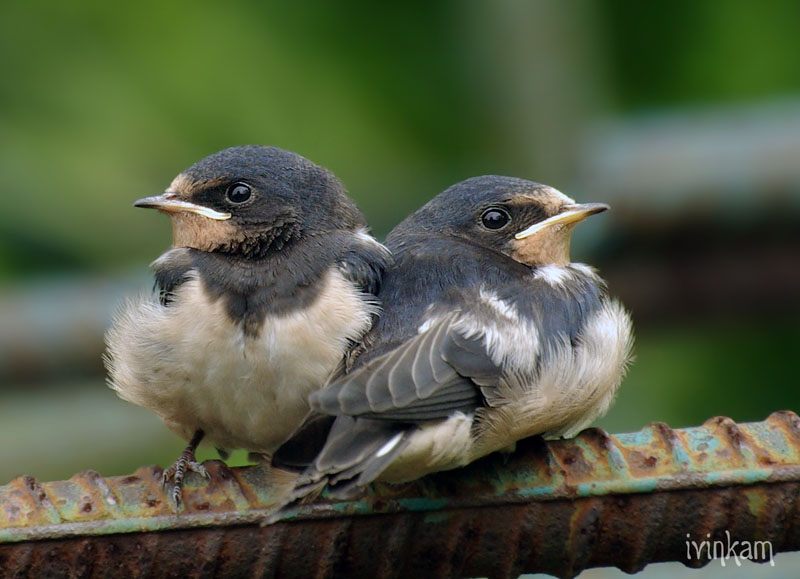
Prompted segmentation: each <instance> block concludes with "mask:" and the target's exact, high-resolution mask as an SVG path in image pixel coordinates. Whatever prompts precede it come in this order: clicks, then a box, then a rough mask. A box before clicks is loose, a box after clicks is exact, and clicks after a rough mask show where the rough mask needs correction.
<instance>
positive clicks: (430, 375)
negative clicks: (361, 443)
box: [310, 314, 502, 422]
mask: <svg viewBox="0 0 800 579" xmlns="http://www.w3.org/2000/svg"><path fill="white" fill-rule="evenodd" d="M458 317H459V315H458V314H453V315H450V316H447V317H445V318H442V319H441V320H439V321H438V322H436V323H435V324H433V325H432V326H431V327H430V328H429V329H428V330H427V331H425V332H423V333H421V334H417V335H416V336H414V337H413V338H411V339H409V340H407V341H406V342H405V343H403V344H401V345H400V346H398V347H397V348H395V349H394V350H392V351H390V352H387V353H386V354H384V355H383V356H380V357H379V358H376V359H375V360H372V361H370V362H367V363H366V364H365V365H363V366H361V367H359V368H357V369H356V370H354V371H353V372H352V373H350V374H349V375H346V376H344V377H342V378H341V379H340V380H338V381H336V382H334V383H332V384H330V385H329V386H328V387H326V388H325V389H323V390H321V391H318V392H315V393H314V394H312V395H311V397H310V402H311V407H312V408H313V409H314V410H316V411H318V412H323V413H326V414H333V415H336V414H348V415H351V416H363V417H365V418H372V419H377V420H381V421H383V420H399V421H405V422H419V421H426V420H436V419H440V418H445V417H447V416H448V415H450V414H452V413H453V412H455V411H457V410H460V411H469V410H471V409H474V408H475V407H476V406H478V405H480V404H481V392H480V390H479V387H480V386H483V385H494V384H497V383H498V382H499V381H500V380H501V379H502V371H501V370H500V368H498V367H497V365H495V364H494V362H493V361H492V359H491V356H490V355H489V353H488V352H487V351H486V347H485V345H484V343H483V338H482V337H481V336H466V335H464V333H463V332H461V331H459V330H457V329H456V321H457V320H458Z"/></svg>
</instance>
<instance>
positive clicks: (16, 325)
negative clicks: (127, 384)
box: [0, 273, 152, 383]
mask: <svg viewBox="0 0 800 579" xmlns="http://www.w3.org/2000/svg"><path fill="white" fill-rule="evenodd" d="M151 286H152V280H151V279H149V278H148V277H147V275H146V274H144V273H143V274H142V275H139V276H136V275H130V276H126V277H122V276H119V277H115V278H112V277H108V278H101V277H66V278H45V279H40V280H38V281H35V282H30V281H28V282H24V283H19V284H17V285H15V286H6V287H4V288H2V289H1V290H0V382H8V383H13V382H22V381H28V380H40V379H50V378H58V379H64V378H67V377H69V376H76V375H77V376H86V375H91V376H98V375H101V374H102V373H103V364H102V360H101V355H102V353H103V349H104V346H103V333H104V332H105V329H106V328H107V327H108V324H109V323H110V321H111V316H112V315H113V313H114V311H115V310H116V308H117V307H119V306H120V305H121V304H122V302H123V300H124V299H125V298H126V297H130V296H135V295H136V293H137V291H139V292H141V293H145V292H147V291H149V289H150V287H151Z"/></svg>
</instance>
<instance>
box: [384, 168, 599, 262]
mask: <svg viewBox="0 0 800 579" xmlns="http://www.w3.org/2000/svg"><path fill="white" fill-rule="evenodd" d="M606 209H608V205H605V204H602V203H583V204H580V203H576V202H575V200H574V199H571V198H570V197H567V196H566V195H564V194H563V193H561V192H560V191H558V190H557V189H554V188H552V187H549V186H547V185H542V184H541V183H534V182H533V181H526V180H525V179H517V178H514V177H501V176H496V175H485V176H481V177H473V178H471V179H467V180H465V181H461V182H460V183H456V184H455V185H453V186H452V187H450V188H448V189H446V190H445V191H443V192H442V193H440V194H439V195H437V196H436V197H434V198H433V199H432V200H431V201H429V202H428V203H427V204H426V205H424V206H423V207H422V208H421V209H419V210H418V211H417V212H416V213H414V214H413V215H411V216H410V217H409V218H408V219H406V220H405V221H404V222H403V223H401V224H400V225H398V226H397V227H396V228H395V229H394V230H393V231H392V234H391V235H390V236H389V238H388V239H387V244H388V245H389V246H395V247H397V248H398V249H401V248H402V247H403V245H404V244H405V239H410V238H411V237H413V236H414V235H426V234H430V235H445V236H453V237H460V238H463V239H465V240H467V241H469V242H470V243H474V244H477V245H480V246H483V247H488V248H490V249H493V250H495V251H497V252H499V253H502V254H504V255H507V256H509V257H511V258H512V259H514V260H515V261H518V262H520V263H524V264H526V265H529V266H540V265H564V264H567V263H569V245H570V236H571V234H572V230H573V228H574V227H575V225H577V224H578V223H579V222H580V221H582V220H583V219H585V218H586V217H588V216H589V215H594V214H595V213H600V212H601V211H605V210H606Z"/></svg>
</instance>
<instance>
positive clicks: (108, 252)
mask: <svg viewBox="0 0 800 579" xmlns="http://www.w3.org/2000/svg"><path fill="white" fill-rule="evenodd" d="M799 29H800V4H799V3H797V2H793V1H785V2H782V1H779V0H773V1H771V2H769V3H763V4H759V5H758V6H756V4H755V3H748V2H723V1H711V0H709V1H704V2H695V1H690V0H680V1H678V0H674V1H672V2H669V3H657V4H656V3H645V2H638V3H637V2H628V1H623V0H614V1H606V2H599V1H597V2H591V1H573V2H568V3H567V2H559V1H558V0H541V1H536V2H523V1H516V2H514V1H495V2H479V1H447V2H402V3H367V2H364V3H348V4H347V5H346V6H345V5H344V4H342V3H334V2H330V3H323V2H313V3H306V2H302V3H300V2H295V3H289V2H286V3H277V2H269V3H266V2H265V3H256V2H230V3H224V4H223V3H211V2H192V3H189V2H173V3H163V2H158V3H156V2H148V1H145V2H139V3H136V4H135V5H133V4H131V5H125V4H113V3H108V2H99V1H89V2H81V3H80V4H79V5H76V4H75V3H57V2H31V3H21V2H15V3H3V5H2V7H0V54H2V58H1V59H0V74H2V82H1V83H0V175H2V179H0V432H2V443H0V484H3V483H5V482H6V481H7V480H9V479H11V478H12V477H14V476H16V475H19V474H23V473H24V474H31V475H35V476H37V477H40V478H42V479H59V478H67V477H69V476H70V475H71V474H72V473H74V472H76V471H79V470H82V469H87V468H93V469H96V470H99V471H100V472H101V473H102V474H104V475H115V474H123V473H127V472H130V471H132V470H134V469H135V468H136V467H137V466H140V465H142V464H150V463H159V464H161V465H167V464H169V463H171V462H172V461H173V460H174V459H175V458H176V456H177V454H178V453H179V452H180V450H181V449H182V447H183V445H184V441H182V440H179V439H178V438H177V437H176V436H174V435H173V434H171V433H170V432H168V431H167V429H166V428H165V427H163V426H162V425H161V424H160V423H159V421H158V420H157V419H156V418H155V417H153V416H151V415H150V413H148V412H147V411H145V410H142V409H139V408H136V407H133V406H131V405H129V404H127V403H125V402H123V401H121V400H119V399H117V398H116V396H115V394H114V393H113V392H112V391H110V390H109V389H107V388H106V387H105V385H104V383H103V369H102V365H101V362H100V355H101V352H102V349H103V345H102V332H103V329H104V327H105V326H106V325H107V324H108V322H109V320H110V318H111V315H112V312H113V310H114V308H115V306H116V305H118V304H119V303H120V302H121V300H122V299H123V298H124V296H125V295H132V294H135V293H136V292H138V291H146V290H147V289H148V288H149V287H150V284H151V281H150V278H149V272H148V269H147V264H148V263H149V262H150V261H152V260H153V259H155V258H156V257H157V256H158V255H159V253H160V252H162V251H163V250H164V249H166V248H167V247H168V246H169V243H170V239H171V236H170V229H169V224H168V220H167V219H166V218H165V217H163V216H160V215H158V214H156V213H154V212H149V211H139V210H135V209H133V208H132V207H131V203H132V202H133V201H134V200H135V199H137V198H140V197H143V196H147V195H153V194H157V193H159V192H161V191H163V189H164V188H165V187H166V186H167V185H168V184H169V182H170V181H171V179H172V178H173V177H174V175H176V174H177V173H178V172H180V171H181V170H182V169H184V168H185V167H187V166H188V165H190V164H192V163H194V162H195V161H197V160H199V159H200V158H202V157H204V156H206V155H208V154H210V153H212V152H214V151H216V150H219V149H222V148H224V147H228V146H231V145H236V144H245V143H258V144H271V145H277V146H280V147H284V148H287V149H291V150H294V151H297V152H299V153H301V154H302V155H304V156H306V157H308V158H310V159H311V160H313V161H315V162H316V163H319V164H321V165H324V166H326V167H328V168H330V169H331V170H332V171H334V172H335V173H336V174H337V175H338V176H339V177H340V178H341V179H342V180H343V181H344V183H345V184H346V186H347V187H348V189H349V191H350V193H351V194H352V196H353V197H354V199H355V200H356V201H357V203H358V204H359V205H360V206H361V208H362V209H363V211H364V212H365V214H366V215H367V217H368V219H369V220H370V223H371V224H372V226H373V230H374V232H375V233H376V235H378V236H379V237H381V238H382V237H383V236H384V235H385V234H386V233H387V232H388V231H389V229H391V227H392V226H393V225H394V224H396V223H397V222H399V221H400V220H401V219H402V218H404V217H405V216H406V215H407V214H408V213H410V212H411V211H413V210H414V209H415V208H417V207H418V206H420V205H421V204H422V203H423V202H425V201H426V200H428V199H429V198H431V197H432V196H433V195H435V194H436V193H437V192H439V191H440V190H442V189H444V188H445V187H447V186H448V185H450V184H452V183H454V182H456V181H458V180H461V179H464V178H467V177H470V176H474V175H479V174H485V173H495V174H508V175H514V176H519V177H524V178H528V179H533V180H537V181H541V182H544V183H547V184H550V185H553V186H555V187H558V188H559V189H561V190H563V191H565V192H566V193H567V194H569V195H571V196H572V197H575V198H576V199H578V200H581V201H602V202H608V203H610V204H611V205H612V207H613V210H612V211H611V212H609V213H606V214H603V215H602V216H600V217H597V218H595V220H591V221H593V222H589V223H586V224H585V225H582V226H581V228H579V229H578V231H577V233H576V237H575V245H574V257H575V258H576V260H580V261H586V262H588V263H592V264H595V265H597V266H599V267H600V269H601V272H602V274H603V275H604V276H605V277H606V278H607V279H608V280H609V282H610V285H611V288H612V291H613V292H614V293H615V294H617V295H619V296H620V297H621V298H622V300H623V301H624V302H625V303H626V304H627V305H628V306H629V307H630V308H631V309H632V311H633V315H634V319H635V321H636V326H637V335H638V341H637V355H638V357H637V360H636V363H635V365H634V366H633V367H632V369H631V371H630V375H629V377H628V379H627V380H626V381H625V383H624V385H623V387H622V390H621V394H620V396H619V401H618V403H617V405H616V406H615V407H614V408H613V409H612V411H611V412H610V413H609V415H608V416H607V417H606V418H604V419H603V420H601V421H600V425H601V426H603V427H605V428H607V429H609V430H611V431H625V430H637V429H639V428H640V427H642V426H643V425H645V424H647V423H648V422H652V421H666V422H668V423H669V424H670V425H672V426H675V427H679V426H687V425H694V424H698V423H700V422H702V421H703V420H705V419H707V418H709V417H711V416H714V415H720V414H724V415H728V416H731V417H733V418H734V419H735V420H738V421H750V420H761V419H763V418H765V417H766V416H767V415H768V414H769V412H771V411H773V410H778V409H786V408H788V409H794V410H797V408H798V406H800V404H798V403H800V388H798V380H797V374H796V360H797V356H798V352H800V330H798V328H800V59H799V58H798V54H800V34H798V33H797V31H798V30H799ZM201 457H202V458H210V457H215V453H214V452H213V451H210V450H208V451H203V453H201ZM236 460H237V461H238V462H241V461H242V460H243V456H242V455H241V454H239V455H237V457H236Z"/></svg>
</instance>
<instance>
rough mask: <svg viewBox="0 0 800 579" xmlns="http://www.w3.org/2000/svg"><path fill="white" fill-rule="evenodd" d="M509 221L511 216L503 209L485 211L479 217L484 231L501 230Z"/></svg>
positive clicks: (494, 208)
mask: <svg viewBox="0 0 800 579" xmlns="http://www.w3.org/2000/svg"><path fill="white" fill-rule="evenodd" d="M509 221H511V216H510V215H509V214H508V212H507V211H505V210H504V209H497V208H496V207H493V208H492V209H487V210H486V211H484V212H483V215H481V223H483V226H484V227H485V228H486V229H495V230H496V229H502V228H503V227H505V226H506V225H508V222H509Z"/></svg>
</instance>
